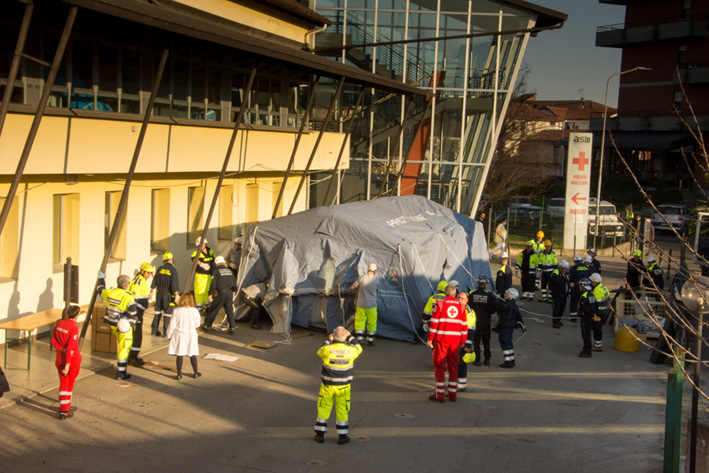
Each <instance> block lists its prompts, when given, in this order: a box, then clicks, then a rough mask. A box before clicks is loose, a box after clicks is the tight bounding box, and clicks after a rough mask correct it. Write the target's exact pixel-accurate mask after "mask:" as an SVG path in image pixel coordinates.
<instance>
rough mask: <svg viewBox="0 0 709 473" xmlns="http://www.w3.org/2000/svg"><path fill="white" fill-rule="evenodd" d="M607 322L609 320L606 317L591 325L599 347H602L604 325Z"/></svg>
mask: <svg viewBox="0 0 709 473" xmlns="http://www.w3.org/2000/svg"><path fill="white" fill-rule="evenodd" d="M606 320H608V316H607V315H606V316H605V317H601V320H598V321H594V322H593V323H592V324H591V327H592V330H593V339H594V340H595V341H596V342H597V343H596V345H597V346H600V342H602V341H603V325H604V324H605V323H606Z"/></svg>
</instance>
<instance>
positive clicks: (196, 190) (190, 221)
mask: <svg viewBox="0 0 709 473" xmlns="http://www.w3.org/2000/svg"><path fill="white" fill-rule="evenodd" d="M203 219H204V187H190V188H189V192H188V196H187V246H188V247H190V246H194V244H195V241H197V237H199V236H201V235H202V230H203V228H204V226H203V225H202V220H203Z"/></svg>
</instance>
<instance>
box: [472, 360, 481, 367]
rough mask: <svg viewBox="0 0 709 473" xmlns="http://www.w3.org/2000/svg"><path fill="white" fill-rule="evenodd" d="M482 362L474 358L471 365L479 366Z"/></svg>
mask: <svg viewBox="0 0 709 473" xmlns="http://www.w3.org/2000/svg"><path fill="white" fill-rule="evenodd" d="M481 364H482V363H480V360H475V361H473V366H480V365H481Z"/></svg>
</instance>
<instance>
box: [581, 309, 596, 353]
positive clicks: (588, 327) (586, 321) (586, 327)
mask: <svg viewBox="0 0 709 473" xmlns="http://www.w3.org/2000/svg"><path fill="white" fill-rule="evenodd" d="M592 331H593V320H591V317H586V316H583V317H581V338H582V339H583V351H585V352H587V353H591V332H592Z"/></svg>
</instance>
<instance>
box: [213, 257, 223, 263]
mask: <svg viewBox="0 0 709 473" xmlns="http://www.w3.org/2000/svg"><path fill="white" fill-rule="evenodd" d="M214 262H215V263H216V264H224V263H226V260H225V259H224V257H223V256H217V257H216V258H214Z"/></svg>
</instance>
